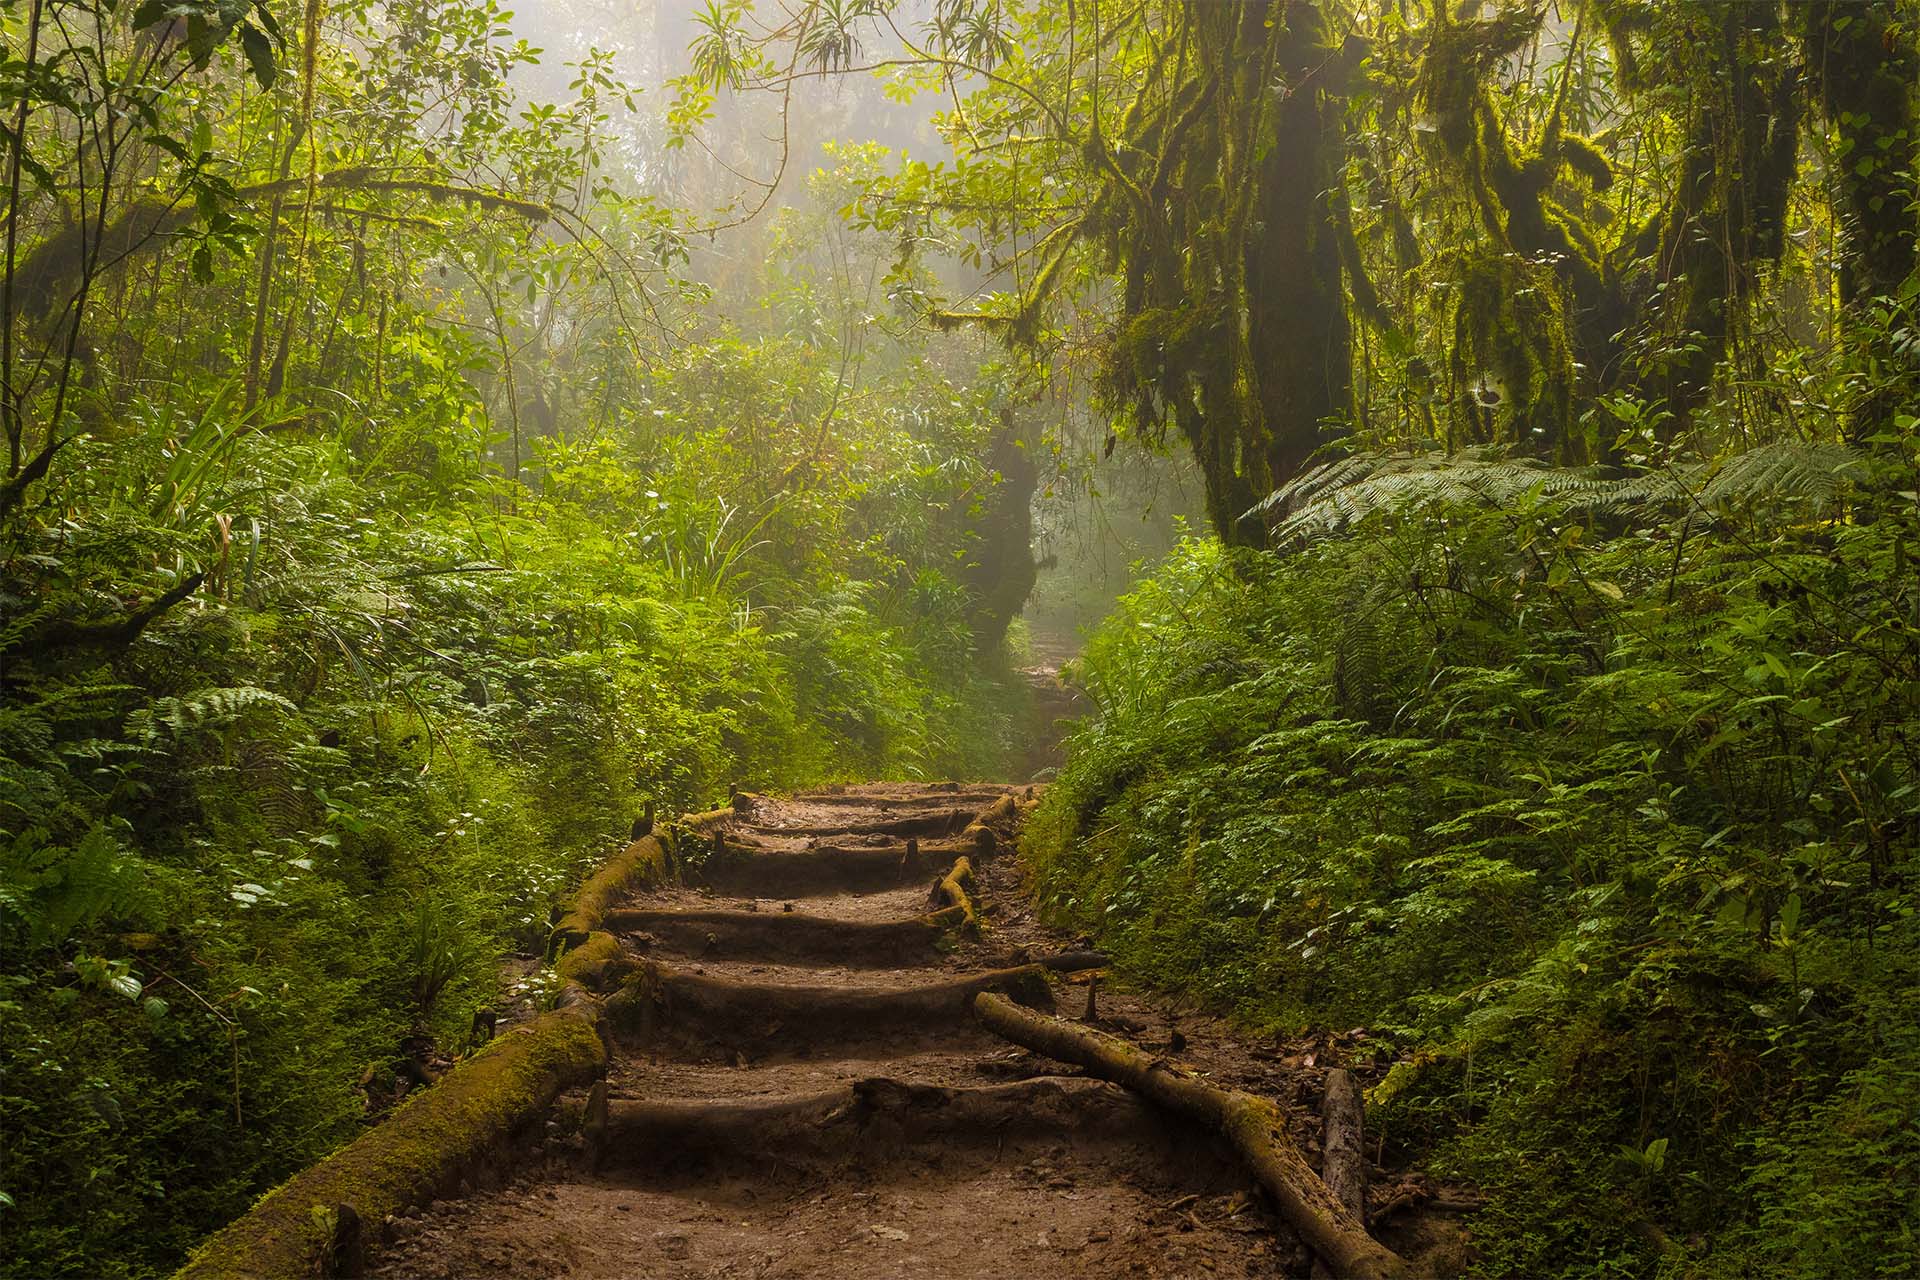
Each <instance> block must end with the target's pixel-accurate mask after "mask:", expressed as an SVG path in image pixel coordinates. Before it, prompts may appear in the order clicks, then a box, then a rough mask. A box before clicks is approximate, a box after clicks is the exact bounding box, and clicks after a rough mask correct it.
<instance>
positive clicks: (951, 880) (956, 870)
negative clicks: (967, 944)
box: [933, 858, 980, 938]
mask: <svg viewBox="0 0 1920 1280" xmlns="http://www.w3.org/2000/svg"><path fill="white" fill-rule="evenodd" d="M972 889H973V863H972V862H971V861H969V860H968V859H966V858H960V859H957V860H956V861H955V862H954V864H953V868H952V869H951V870H950V871H948V872H947V874H946V875H944V876H942V877H940V879H939V880H938V881H936V882H935V883H934V886H933V902H934V903H935V904H936V905H937V904H939V903H945V904H946V905H947V907H948V908H949V909H950V910H958V911H959V912H960V921H961V929H962V930H963V931H964V932H965V933H966V934H967V936H968V937H976V938H977V937H979V936H980V913H979V910H978V908H976V907H975V906H974V902H973V894H972V892H971V890H972Z"/></svg>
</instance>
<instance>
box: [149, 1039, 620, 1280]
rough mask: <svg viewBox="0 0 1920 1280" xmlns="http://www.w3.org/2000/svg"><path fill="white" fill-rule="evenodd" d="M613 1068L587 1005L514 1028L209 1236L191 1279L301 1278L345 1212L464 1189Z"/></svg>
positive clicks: (186, 1276)
mask: <svg viewBox="0 0 1920 1280" xmlns="http://www.w3.org/2000/svg"><path fill="white" fill-rule="evenodd" d="M605 1065H606V1050H605V1048H604V1046H602V1044H601V1042H600V1035H599V1032H598V1030H597V1028H596V1027H595V1025H594V1022H593V1020H592V1018H591V1016H590V1015H587V1014H584V1013H582V1012H581V1011H579V1010H577V1009H566V1010H561V1011H559V1012H556V1013H550V1014H547V1015H545V1016H543V1017H541V1018H540V1019H538V1020H536V1021H534V1022H532V1023H529V1024H527V1025H526V1026H520V1027H514V1028H513V1029H511V1030H509V1031H507V1032H506V1033H504V1034H503V1035H502V1036H501V1037H500V1038H499V1039H498V1040H496V1041H494V1042H493V1043H492V1044H491V1045H489V1046H487V1048H486V1049H484V1050H482V1051H481V1052H480V1053H478V1054H476V1055H475V1056H474V1057H473V1058H471V1059H469V1060H467V1061H466V1062H463V1063H461V1064H460V1065H459V1066H457V1067H455V1068H454V1069H453V1071H451V1072H449V1073H448V1075H447V1077H446V1078H445V1079H443V1080H442V1081H440V1083H439V1084H437V1085H435V1086H434V1087H433V1088H431V1089H428V1090H426V1091H424V1092H422V1093H419V1094H417V1095H415V1096H414V1097H413V1098H411V1099H409V1100H408V1101H407V1102H406V1104H405V1105H403V1106H402V1107H401V1108H400V1109H399V1110H398V1111H396V1112H395V1113H394V1114H393V1117H392V1118H391V1119H389V1120H388V1121H387V1122H386V1123H385V1124H382V1125H381V1126H379V1127H378V1128H376V1129H371V1130H369V1131H368V1132H366V1133H365V1134H363V1135H361V1136H360V1137H359V1138H358V1139H356V1140H355V1141H353V1142H352V1143H350V1144H349V1145H347V1146H346V1147H345V1148H343V1149H342V1150H340V1151H338V1152H335V1153H334V1154H333V1155H331V1156H329V1157H327V1158H326V1159H325V1160H322V1161H321V1162H320V1163H319V1164H316V1165H314V1166H313V1167H312V1168H310V1169H308V1170H306V1171H305V1172H304V1173H301V1174H298V1175H296V1176H295V1177H294V1178H293V1179H292V1180H291V1181H289V1182H286V1183H285V1184H283V1185H281V1186H280V1187H278V1188H276V1189H275V1190H273V1191H271V1192H269V1193H268V1194H267V1195H266V1197H265V1198H263V1199H262V1200H261V1201H260V1202H259V1203H258V1204H256V1205H255V1206H254V1207H253V1209H252V1210H250V1211H249V1212H248V1213H246V1214H245V1215H243V1216H242V1217H241V1218H239V1219H238V1220H236V1221H235V1222H233V1223H231V1224H230V1225H228V1226H227V1227H226V1229H224V1230H222V1231H221V1232H219V1233H218V1234H217V1235H215V1236H213V1237H212V1238H211V1239H209V1240H207V1241H206V1242H205V1243H204V1244H203V1245H201V1246H200V1248H199V1249H197V1250H196V1251H195V1252H194V1254H193V1256H192V1257H191V1258H190V1259H189V1260H188V1262H187V1265H186V1266H184V1267H182V1268H181V1269H180V1271H179V1272H178V1273H177V1274H178V1276H179V1277H181V1280H227V1278H228V1277H250V1278H253V1280H265V1278H267V1277H301V1276H307V1275H310V1274H312V1272H313V1270H314V1268H315V1265H316V1263H317V1261H318V1260H319V1259H320V1258H321V1256H322V1255H323V1253H324V1252H325V1251H326V1250H328V1249H329V1248H330V1247H332V1243H333V1242H332V1241H331V1240H330V1239H329V1238H328V1237H329V1235H330V1231H329V1228H328V1226H327V1224H328V1223H329V1222H332V1221H334V1220H335V1219H334V1218H333V1216H332V1215H333V1214H334V1213H335V1211H336V1210H337V1207H338V1206H340V1205H343V1204H345V1205H351V1206H353V1208H354V1210H355V1211H356V1212H357V1213H358V1214H359V1215H360V1219H361V1221H362V1222H364V1223H367V1224H376V1223H378V1222H380V1221H381V1220H382V1219H384V1218H385V1217H386V1216H387V1215H388V1214H390V1213H395V1212H397V1211H399V1210H400V1209H403V1208H405V1207H407V1206H408V1205H414V1204H420V1203H423V1202H425V1201H427V1200H431V1199H432V1198H433V1197H434V1196H436V1195H438V1194H442V1193H444V1192H445V1191H447V1190H449V1189H450V1188H452V1187H453V1186H455V1185H456V1184H457V1183H458V1181H459V1179H460V1178H461V1176H462V1175H463V1174H464V1173H466V1172H467V1171H468V1170H469V1169H471V1168H472V1167H473V1165H474V1164H475V1163H476V1162H477V1161H479V1160H480V1159H481V1158H482V1157H484V1156H485V1155H486V1154H487V1153H488V1152H490V1151H491V1150H493V1149H494V1148H496V1147H497V1146H499V1145H500V1144H501V1143H502V1142H504V1141H506V1139H507V1138H508V1137H509V1136H510V1135H511V1134H512V1133H513V1131H514V1130H515V1129H517V1128H519V1127H520V1126H521V1125H524V1124H526V1123H527V1122H528V1121H531V1120H533V1119H534V1118H536V1117H537V1116H538V1115H540V1113H541V1112H543V1111H544V1110H545V1109H546V1108H547V1107H548V1106H549V1105H550V1104H551V1103H552V1102H553V1100H554V1098H555V1097H557V1096H558V1095H559V1094H560V1092H561V1091H562V1090H564V1089H566V1088H569V1087H571V1086H573V1085H578V1084H584V1083H586V1082H587V1081H589V1080H591V1079H593V1078H594V1077H595V1076H597V1075H598V1074H599V1073H600V1071H601V1070H602V1069H603V1068H604V1067H605Z"/></svg>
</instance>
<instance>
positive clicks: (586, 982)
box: [554, 929, 633, 991]
mask: <svg viewBox="0 0 1920 1280" xmlns="http://www.w3.org/2000/svg"><path fill="white" fill-rule="evenodd" d="M632 964H633V962H632V961H631V960H629V959H628V958H627V954H626V952H624V951H622V950H621V949H620V940H619V939H618V938H616V937H614V936H613V935H612V934H610V933H605V932H602V931H600V930H597V929H596V930H595V931H593V932H592V933H589V934H588V935H587V937H586V940H585V941H584V942H582V943H580V944H579V945H578V946H575V947H570V948H568V949H567V950H566V951H564V952H562V953H561V955H560V958H559V960H558V961H557V962H556V963H555V964H554V969H555V971H556V972H557V973H559V975H560V977H561V979H562V980H563V981H566V982H577V983H579V984H580V985H581V986H583V987H585V988H586V989H587V990H589V991H604V990H606V989H607V988H608V987H610V986H612V985H614V984H615V983H617V982H619V980H620V979H621V978H622V977H624V976H625V975H626V972H627V970H628V969H630V968H631V967H632Z"/></svg>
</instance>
